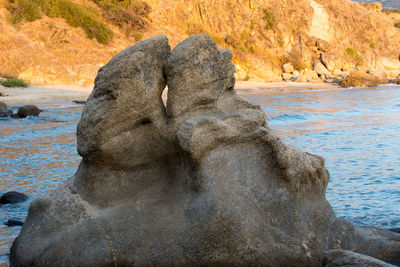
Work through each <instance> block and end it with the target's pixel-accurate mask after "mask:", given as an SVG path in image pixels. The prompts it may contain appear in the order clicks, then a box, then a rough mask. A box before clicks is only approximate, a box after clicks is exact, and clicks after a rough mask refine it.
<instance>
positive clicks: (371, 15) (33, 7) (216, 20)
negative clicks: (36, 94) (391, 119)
mask: <svg viewBox="0 0 400 267" xmlns="http://www.w3.org/2000/svg"><path fill="white" fill-rule="evenodd" d="M5 1H8V6H7V8H8V10H9V11H10V14H11V20H12V22H13V23H15V24H18V25H24V23H26V22H27V21H28V22H29V21H35V20H37V19H38V18H41V17H43V16H48V17H52V18H53V17H59V18H64V19H65V21H66V22H67V23H68V24H69V25H71V26H73V27H80V28H82V29H84V30H85V32H86V34H87V36H88V37H90V38H96V39H97V40H98V41H99V42H100V43H105V44H108V46H114V47H115V49H117V47H118V46H117V45H116V44H117V43H121V39H123V38H124V40H128V41H127V42H130V43H132V42H135V41H139V40H141V39H142V38H147V37H151V36H155V35H160V34H164V35H167V36H168V38H169V39H170V42H171V46H172V47H173V46H175V45H176V44H177V43H178V42H179V41H181V40H182V39H184V38H186V37H188V36H190V35H194V34H200V33H205V34H208V35H210V36H211V37H212V38H214V40H215V41H216V42H217V44H218V46H219V47H221V48H222V47H225V48H228V49H231V50H233V53H234V59H233V61H234V63H235V64H236V66H237V70H238V76H239V78H241V79H253V78H256V77H258V78H260V79H262V80H266V81H271V80H279V79H280V77H281V65H282V64H284V63H288V62H290V63H292V64H293V66H294V67H295V68H296V69H298V70H302V69H305V68H308V69H310V68H312V66H313V63H314V62H316V61H318V60H319V59H320V55H321V54H322V53H323V54H327V55H329V56H331V57H333V58H340V59H341V61H340V64H339V63H338V64H337V65H338V68H339V69H340V68H341V65H343V64H345V65H346V68H348V67H349V66H350V67H351V66H353V67H354V66H358V67H360V66H365V68H372V67H374V66H377V64H378V63H377V59H379V58H388V59H390V60H397V58H398V53H399V51H400V29H399V28H396V26H398V25H397V24H395V23H397V22H399V23H400V20H399V21H395V20H393V19H392V20H391V19H389V17H388V15H387V14H386V13H387V11H385V12H386V13H385V12H380V11H379V10H378V11H377V6H376V5H374V6H371V8H370V7H369V6H368V5H364V6H362V5H360V4H358V3H354V2H351V1H349V0H314V1H315V2H316V3H317V4H319V5H321V6H322V7H323V9H324V10H325V11H326V12H327V13H328V14H329V28H330V35H331V40H329V42H326V41H324V40H321V39H320V38H319V37H318V36H315V35H314V36H313V35H311V34H310V27H311V26H312V21H313V17H314V9H313V7H312V6H311V5H310V1H309V0H269V1H264V0H219V1H211V0H5ZM391 14H394V13H391ZM57 34H58V33H57ZM121 35H122V37H121ZM116 36H118V37H116ZM116 38H117V39H118V40H119V41H118V42H115V44H113V42H114V40H115V39H116ZM65 46H66V45H65ZM120 49H122V48H119V47H118V50H120Z"/></svg>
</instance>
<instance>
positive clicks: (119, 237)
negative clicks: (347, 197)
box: [10, 35, 400, 266]
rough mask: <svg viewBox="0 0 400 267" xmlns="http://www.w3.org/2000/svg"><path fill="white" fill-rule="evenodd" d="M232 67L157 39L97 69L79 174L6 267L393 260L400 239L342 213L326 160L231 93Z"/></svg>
mask: <svg viewBox="0 0 400 267" xmlns="http://www.w3.org/2000/svg"><path fill="white" fill-rule="evenodd" d="M231 59H232V54H231V52H230V51H228V50H218V49H217V47H216V45H215V43H214V41H213V40H212V39H211V38H209V37H208V36H206V35H198V36H193V37H190V38H188V39H186V40H185V41H183V42H182V43H180V44H179V45H178V46H177V47H176V48H175V49H174V50H173V51H172V52H170V47H169V45H168V40H167V38H166V37H155V38H152V39H148V40H145V41H142V42H140V43H138V44H136V45H134V46H132V47H129V48H128V49H126V50H124V51H123V52H121V53H120V54H118V55H117V56H115V57H114V58H113V59H112V60H111V61H110V62H109V63H108V64H107V65H105V66H104V67H102V68H101V69H100V71H99V73H98V76H97V78H96V83H95V88H94V90H93V92H92V94H91V95H90V97H89V99H88V102H87V104H86V106H85V109H84V111H83V114H82V118H81V121H80V122H79V125H78V131H77V136H78V151H79V154H80V155H81V156H82V158H83V159H82V162H81V164H80V166H79V169H78V171H77V172H76V174H75V175H74V176H73V177H72V178H71V179H69V180H68V181H67V182H66V183H65V185H64V186H62V187H61V188H59V189H58V190H56V191H54V192H52V193H50V194H49V195H48V196H46V197H45V198H43V199H39V200H35V201H33V202H32V204H31V206H30V209H29V214H28V217H27V219H26V222H25V224H24V227H23V229H22V231H21V234H20V235H19V236H18V238H17V239H16V240H15V242H14V244H13V246H12V249H11V256H10V262H11V265H13V266H151V265H154V266H172V265H177V266H179V265H182V266H200V265H207V266H208V265H226V266H231V265H257V266H262V265H265V266H322V264H323V253H324V251H326V250H329V249H344V250H353V251H356V252H358V253H361V254H366V255H370V256H373V257H376V258H379V259H381V260H383V261H387V262H394V261H396V260H399V257H400V235H398V234H395V233H392V232H389V231H385V230H380V229H376V228H358V227H355V226H353V225H352V224H351V223H350V222H348V221H346V220H344V219H339V218H337V217H336V216H335V214H334V213H333V211H332V209H331V207H330V205H329V203H328V202H327V201H326V199H325V189H326V186H327V183H328V179H329V174H328V171H327V170H326V169H325V167H324V160H323V158H321V157H319V156H315V155H312V154H309V153H305V152H301V151H299V150H297V149H295V148H293V147H290V146H288V145H286V144H285V143H284V142H282V140H281V139H280V138H279V137H278V136H276V135H275V134H274V133H273V131H272V130H271V129H270V128H268V126H267V123H266V115H265V114H264V112H263V111H262V109H261V108H260V107H259V106H256V105H253V104H251V103H249V102H248V101H246V100H245V99H242V98H240V97H238V96H237V94H236V92H235V90H234V84H235V78H234V73H235V68H234V66H233V64H232V63H231ZM167 84H168V100H167V105H166V106H167V107H166V108H165V106H164V104H163V101H162V99H161V94H162V91H163V90H164V88H165V86H166V85H167Z"/></svg>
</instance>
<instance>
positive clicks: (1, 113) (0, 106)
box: [0, 102, 12, 117]
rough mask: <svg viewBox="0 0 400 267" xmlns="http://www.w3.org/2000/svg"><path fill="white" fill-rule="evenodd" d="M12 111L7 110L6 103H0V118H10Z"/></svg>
mask: <svg viewBox="0 0 400 267" xmlns="http://www.w3.org/2000/svg"><path fill="white" fill-rule="evenodd" d="M11 115H12V111H11V110H9V109H8V108H7V105H6V103H4V102H0V117H10V116H11Z"/></svg>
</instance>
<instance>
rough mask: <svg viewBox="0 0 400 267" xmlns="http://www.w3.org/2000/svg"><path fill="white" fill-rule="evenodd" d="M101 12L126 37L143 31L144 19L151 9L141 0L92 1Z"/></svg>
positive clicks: (144, 26)
mask: <svg viewBox="0 0 400 267" xmlns="http://www.w3.org/2000/svg"><path fill="white" fill-rule="evenodd" d="M92 1H93V2H95V3H96V4H97V5H98V6H99V7H100V8H101V10H102V14H103V16H104V18H105V19H106V20H108V21H109V22H111V23H112V24H114V25H116V26H118V27H120V28H121V29H123V30H124V31H125V32H126V33H127V35H129V34H134V33H135V32H137V31H139V32H141V31H144V30H145V28H146V20H145V18H146V17H147V15H148V14H149V13H150V12H151V7H150V6H149V5H148V4H147V3H146V2H143V1H141V0H120V1H119V0H92Z"/></svg>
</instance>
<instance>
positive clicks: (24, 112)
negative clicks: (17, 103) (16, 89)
mask: <svg viewBox="0 0 400 267" xmlns="http://www.w3.org/2000/svg"><path fill="white" fill-rule="evenodd" d="M39 114H40V109H39V108H38V107H37V106H35V105H25V106H22V107H20V108H18V112H17V116H18V117H19V118H26V117H28V116H33V117H37V116H39Z"/></svg>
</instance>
